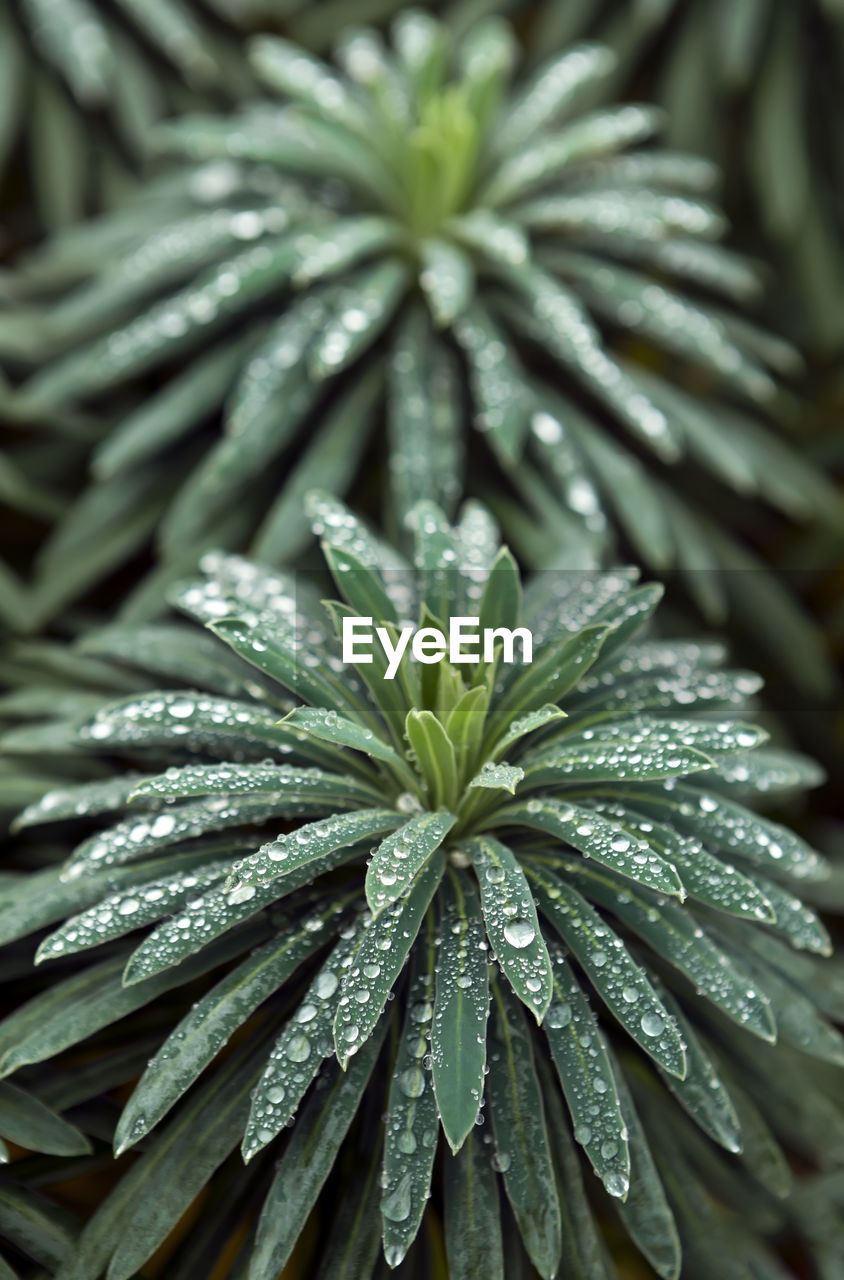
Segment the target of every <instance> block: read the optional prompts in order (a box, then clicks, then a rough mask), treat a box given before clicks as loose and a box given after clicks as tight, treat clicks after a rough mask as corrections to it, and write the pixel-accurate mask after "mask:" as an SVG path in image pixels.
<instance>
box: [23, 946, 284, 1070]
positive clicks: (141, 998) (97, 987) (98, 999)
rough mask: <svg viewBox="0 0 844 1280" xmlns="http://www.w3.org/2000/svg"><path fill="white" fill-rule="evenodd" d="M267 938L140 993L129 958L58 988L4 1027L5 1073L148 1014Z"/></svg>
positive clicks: (216, 952) (190, 966)
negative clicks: (129, 977) (128, 977)
mask: <svg viewBox="0 0 844 1280" xmlns="http://www.w3.org/2000/svg"><path fill="white" fill-rule="evenodd" d="M264 936H265V931H264V928H263V926H256V927H253V928H251V929H247V930H246V932H238V933H236V934H232V935H231V936H229V937H227V938H224V939H222V940H221V941H220V942H219V943H216V944H215V945H213V946H210V947H206V948H205V950H204V951H203V952H202V953H201V954H200V955H198V956H194V957H191V958H190V959H189V960H186V961H184V962H183V963H182V964H181V965H180V966H179V967H178V968H177V969H173V970H172V971H171V972H168V973H163V974H160V975H158V976H157V977H154V978H151V979H150V980H149V981H148V982H146V983H141V984H138V985H136V986H134V987H124V986H123V984H122V982H121V971H122V969H123V964H124V961H125V956H124V955H117V956H112V957H111V958H110V959H108V960H105V961H102V962H101V963H100V964H96V965H90V966H89V967H88V968H87V969H84V970H83V971H82V972H81V973H78V974H75V975H74V976H73V977H71V978H66V979H65V980H64V981H62V982H56V983H54V984H53V985H52V986H50V987H48V988H46V990H44V991H42V992H40V993H39V994H38V995H36V996H34V997H33V998H32V999H31V1000H29V1001H28V1002H27V1003H26V1004H24V1005H22V1006H21V1007H20V1008H19V1009H16V1010H15V1012H14V1013H13V1014H11V1015H10V1016H9V1017H8V1018H6V1020H5V1021H4V1022H3V1024H2V1026H0V1073H2V1075H3V1076H8V1075H11V1073H12V1072H13V1071H16V1070H17V1069H18V1067H22V1066H25V1065H27V1064H29V1063H32V1062H45V1061H46V1060H47V1059H49V1058H53V1057H55V1056H56V1054H58V1053H61V1052H62V1051H63V1050H64V1049H67V1048H69V1047H70V1046H71V1045H74V1044H79V1043H80V1041H82V1040H85V1039H87V1037H88V1036H90V1035H93V1034H94V1032H95V1031H99V1030H100V1029H101V1028H103V1027H108V1026H110V1025H111V1024H112V1023H113V1022H117V1021H118V1020H119V1019H120V1018H124V1017H126V1015H127V1014H129V1013H132V1012H134V1010H135V1009H141V1008H143V1006H144V1005H146V1004H149V1003H150V1002H151V1001H153V1000H156V999H158V997H159V996H161V995H163V994H164V992H165V991H170V990H172V989H173V988H174V987H177V986H181V985H182V984H184V983H188V982H190V981H192V980H193V979H194V978H197V977H199V976H201V975H202V974H204V973H208V972H209V971H210V970H212V969H214V968H216V966H217V965H220V964H224V963H225V962H226V961H228V960H231V959H232V958H233V957H234V956H236V955H238V954H239V953H240V952H241V951H242V950H243V949H244V947H247V946H249V945H250V944H252V945H254V943H256V942H259V941H262V940H263V937H264Z"/></svg>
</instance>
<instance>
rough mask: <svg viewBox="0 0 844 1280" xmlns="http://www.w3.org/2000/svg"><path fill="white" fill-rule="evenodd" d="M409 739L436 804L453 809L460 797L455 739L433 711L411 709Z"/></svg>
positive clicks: (408, 716) (406, 730)
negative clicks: (452, 739) (451, 737)
mask: <svg viewBox="0 0 844 1280" xmlns="http://www.w3.org/2000/svg"><path fill="white" fill-rule="evenodd" d="M405 732H406V733H407V739H408V742H409V743H410V746H411V749H412V750H413V752H414V754H415V757H416V763H417V766H418V768H419V771H420V772H421V774H422V777H423V778H424V779H425V782H426V783H427V785H428V789H429V791H430V794H431V803H432V805H433V807H434V808H437V809H439V808H444V809H449V808H451V807H452V806H453V804H454V803H455V801H456V799H457V760H456V757H455V754H454V747H453V745H452V742H451V739H450V738H449V736H448V734H447V733H446V731H445V729H444V728H443V726H442V724H441V723H440V721H439V720H438V719H437V717H436V716H435V715H434V714H433V712H431V711H417V710H416V709H415V708H414V709H413V710H411V711H409V712H408V713H407V720H406V722H405Z"/></svg>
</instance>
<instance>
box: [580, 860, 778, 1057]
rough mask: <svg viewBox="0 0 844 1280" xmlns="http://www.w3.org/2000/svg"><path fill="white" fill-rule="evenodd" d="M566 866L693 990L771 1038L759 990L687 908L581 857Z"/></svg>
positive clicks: (773, 1029) (768, 1016)
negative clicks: (683, 976)
mask: <svg viewBox="0 0 844 1280" xmlns="http://www.w3.org/2000/svg"><path fill="white" fill-rule="evenodd" d="M566 871H567V874H568V875H570V876H572V878H573V879H574V880H575V882H576V883H577V884H578V885H579V886H580V887H581V889H582V890H583V892H584V893H586V894H587V895H588V896H589V897H590V898H591V899H593V900H594V901H595V902H597V903H599V904H600V905H601V906H603V907H606V908H607V909H608V910H609V911H611V912H612V913H613V914H614V915H615V916H616V917H617V918H618V919H619V920H620V921H621V922H622V923H623V924H624V925H626V926H627V927H628V928H629V929H631V930H632V931H633V933H635V934H638V936H639V937H640V938H642V939H643V941H645V942H646V943H647V944H648V945H649V946H650V947H652V948H653V950H654V951H655V952H656V953H657V955H660V956H662V957H664V959H665V960H667V961H668V963H669V964H672V965H674V967H675V968H677V969H679V970H680V972H681V973H684V974H685V975H686V977H687V978H688V979H689V980H690V981H691V982H692V984H693V985H694V987H695V988H696V990H697V991H698V993H699V994H700V995H702V996H705V997H706V998H707V999H708V1000H711V1001H712V1003H713V1004H715V1005H717V1006H718V1008H719V1009H721V1010H722V1011H723V1012H724V1013H725V1014H726V1015H727V1017H728V1018H731V1019H732V1020H733V1021H734V1022H736V1023H738V1025H739V1026H740V1027H744V1028H745V1030H747V1031H750V1032H752V1033H753V1034H754V1035H756V1036H759V1037H760V1038H761V1039H762V1040H768V1041H770V1042H773V1041H774V1040H775V1039H776V1024H775V1021H774V1018H773V1015H772V1012H771V1008H770V1004H769V1001H768V1000H767V999H766V997H765V995H764V994H763V993H761V992H760V991H759V990H758V989H757V988H756V986H755V984H754V983H753V982H752V981H751V978H750V975H749V974H748V973H747V971H746V970H744V969H742V968H741V966H740V965H738V964H736V963H734V962H733V961H732V960H730V958H729V957H727V956H726V955H725V953H724V952H723V951H722V950H721V948H720V947H718V946H717V945H716V943H715V942H714V941H713V939H712V938H711V937H710V936H709V934H708V933H706V932H704V930H703V929H702V928H701V925H700V923H699V922H698V920H697V919H696V917H695V916H694V915H693V914H692V912H691V911H690V910H688V908H684V907H680V906H678V905H677V904H676V903H673V902H670V901H667V900H665V899H660V898H659V897H657V896H656V895H654V894H652V893H649V892H648V891H647V890H646V889H640V888H638V887H637V886H635V885H632V884H629V883H625V882H624V881H623V880H622V879H620V878H619V877H617V876H614V875H613V874H612V872H610V871H602V870H601V869H599V868H596V867H591V866H587V865H585V864H582V863H581V864H576V865H575V864H573V863H571V864H567V865H566Z"/></svg>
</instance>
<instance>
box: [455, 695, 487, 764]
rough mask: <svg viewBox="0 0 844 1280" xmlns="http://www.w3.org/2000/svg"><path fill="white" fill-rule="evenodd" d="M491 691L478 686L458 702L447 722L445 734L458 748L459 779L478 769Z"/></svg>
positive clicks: (456, 751)
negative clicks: (475, 768)
mask: <svg viewBox="0 0 844 1280" xmlns="http://www.w3.org/2000/svg"><path fill="white" fill-rule="evenodd" d="M489 698H490V694H489V689H487V688H485V687H484V686H483V685H478V686H476V687H475V688H474V689H467V690H466V692H465V693H464V694H463V695H462V696H461V697H460V698H459V699H458V701H457V703H456V704H455V706H454V707H453V708H452V710H451V712H450V713H449V716H448V719H447V720H446V722H445V731H446V733H447V735H448V737H449V739H450V740H451V744H452V746H453V747H454V755H455V759H456V761H457V770H458V776H459V777H460V778H465V777H466V775H467V773H468V772H469V771H470V770H471V769H473V768H474V766H475V763H476V761H477V758H478V754H479V752H480V750H481V744H482V742H483V735H484V718H485V716H486V710H487V707H488V706H489Z"/></svg>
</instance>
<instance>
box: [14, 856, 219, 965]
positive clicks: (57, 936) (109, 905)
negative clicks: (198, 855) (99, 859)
mask: <svg viewBox="0 0 844 1280" xmlns="http://www.w3.org/2000/svg"><path fill="white" fill-rule="evenodd" d="M228 869H229V862H228V860H227V861H224V862H213V861H212V862H210V863H207V864H199V865H197V862H196V860H195V859H194V862H193V863H192V865H189V866H188V867H186V868H184V869H183V870H179V869H177V868H176V867H173V866H166V874H164V875H162V876H160V877H159V878H158V879H154V880H148V881H146V882H145V883H143V884H141V885H132V886H130V887H129V888H128V889H121V890H118V892H116V893H110V894H107V895H106V896H105V897H103V898H100V899H99V900H98V902H97V904H96V906H93V907H89V908H88V910H87V911H83V912H82V913H81V914H80V915H76V916H70V917H69V918H68V919H67V920H65V922H64V923H63V924H62V925H61V927H60V928H58V929H56V930H55V932H53V933H51V934H49V935H48V937H46V938H45V939H44V941H43V942H42V943H41V945H40V946H39V948H38V950H37V952H36V954H35V962H36V964H40V963H41V962H42V961H44V960H54V959H57V958H58V957H59V956H65V955H73V954H75V953H76V952H78V951H84V950H85V949H86V948H88V947H99V946H101V945H102V944H103V943H104V942H111V941H113V940H114V939H115V938H121V937H123V936H124V935H125V934H127V933H132V932H133V931H134V930H135V929H140V928H142V927H143V926H144V925H145V924H153V923H154V922H155V921H156V920H160V919H161V918H162V916H166V915H169V914H170V913H171V912H173V911H176V910H178V908H179V907H181V906H182V905H183V904H184V903H185V902H187V901H188V899H189V898H195V897H197V896H198V895H199V894H201V893H202V892H203V890H205V889H208V888H209V887H210V886H211V885H213V884H216V883H218V882H219V881H221V880H223V879H224V878H225V876H226V873H227V872H228ZM161 870H162V871H165V864H163V863H162V864H161Z"/></svg>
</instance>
